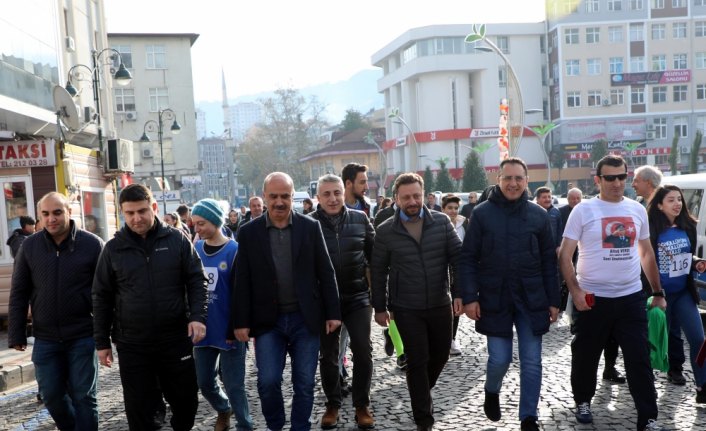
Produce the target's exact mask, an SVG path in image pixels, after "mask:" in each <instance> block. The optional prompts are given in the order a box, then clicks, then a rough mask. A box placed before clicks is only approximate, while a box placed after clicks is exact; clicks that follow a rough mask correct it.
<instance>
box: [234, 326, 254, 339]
mask: <svg viewBox="0 0 706 431" xmlns="http://www.w3.org/2000/svg"><path fill="white" fill-rule="evenodd" d="M233 333H235V339H236V340H238V341H242V342H243V343H247V342H248V341H250V328H238V329H236V330H235V331H233Z"/></svg>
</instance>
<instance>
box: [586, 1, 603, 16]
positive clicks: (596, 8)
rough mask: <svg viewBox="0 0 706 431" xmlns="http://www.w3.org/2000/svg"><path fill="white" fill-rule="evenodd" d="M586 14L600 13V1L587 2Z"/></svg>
mask: <svg viewBox="0 0 706 431" xmlns="http://www.w3.org/2000/svg"><path fill="white" fill-rule="evenodd" d="M586 12H587V13H595V12H600V5H599V2H598V0H586Z"/></svg>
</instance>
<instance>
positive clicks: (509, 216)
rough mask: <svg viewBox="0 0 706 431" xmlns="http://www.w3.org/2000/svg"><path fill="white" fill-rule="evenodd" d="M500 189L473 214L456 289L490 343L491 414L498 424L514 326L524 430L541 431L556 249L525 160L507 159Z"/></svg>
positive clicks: (555, 298)
mask: <svg viewBox="0 0 706 431" xmlns="http://www.w3.org/2000/svg"><path fill="white" fill-rule="evenodd" d="M498 183H499V185H497V186H495V187H494V188H493V189H491V191H490V192H489V193H488V200H487V201H485V202H483V203H482V204H479V205H478V206H477V207H475V208H474V209H473V216H472V217H471V223H470V225H469V227H468V230H467V231H466V237H465V238H464V240H463V252H462V253H461V260H460V262H459V285H460V286H461V289H462V290H463V303H464V304H465V306H464V309H465V312H466V315H467V316H468V317H469V318H471V319H473V320H475V321H476V324H475V328H476V331H477V332H479V333H481V334H483V335H485V336H487V338H488V370H487V378H486V382H485V403H484V405H483V408H484V411H485V414H486V416H487V417H488V419H490V420H492V421H498V420H500V416H501V412H500V404H499V396H498V395H499V392H500V389H501V387H502V381H503V377H504V376H505V373H506V372H507V370H508V367H509V365H510V362H512V337H513V326H514V327H515V329H516V332H517V338H518V340H519V345H520V349H519V355H520V409H519V410H520V420H521V421H522V422H521V429H522V430H523V431H533V430H539V425H538V424H537V417H538V415H537V403H538V402H539V394H540V390H541V386H542V335H544V334H545V333H546V332H547V331H549V324H550V323H551V322H554V321H556V318H557V315H558V313H559V303H560V294H559V280H558V275H557V254H556V243H555V241H554V237H553V236H552V230H551V226H550V224H549V216H548V214H547V212H546V211H545V210H544V208H542V207H540V206H539V205H535V204H534V203H532V202H530V201H529V198H528V195H527V165H526V164H525V162H524V161H522V160H521V159H518V158H508V159H505V160H503V161H502V162H501V163H500V174H499V175H498Z"/></svg>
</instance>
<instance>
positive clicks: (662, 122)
mask: <svg viewBox="0 0 706 431" xmlns="http://www.w3.org/2000/svg"><path fill="white" fill-rule="evenodd" d="M652 128H653V129H654V131H655V139H664V138H666V137H667V119H666V118H664V117H656V118H653V119H652Z"/></svg>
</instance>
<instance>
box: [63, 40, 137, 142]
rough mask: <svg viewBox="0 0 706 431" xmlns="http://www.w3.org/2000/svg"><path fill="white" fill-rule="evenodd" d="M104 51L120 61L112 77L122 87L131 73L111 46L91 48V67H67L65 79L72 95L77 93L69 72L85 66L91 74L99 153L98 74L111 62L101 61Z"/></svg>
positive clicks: (99, 112) (68, 90)
mask: <svg viewBox="0 0 706 431" xmlns="http://www.w3.org/2000/svg"><path fill="white" fill-rule="evenodd" d="M106 52H110V53H111V55H110V57H109V58H110V59H114V58H116V57H117V58H118V61H119V62H120V65H119V67H118V70H117V72H115V74H114V75H113V79H114V80H115V82H116V83H117V84H118V85H120V86H121V87H124V86H126V85H128V84H129V83H130V81H132V75H131V74H130V71H129V70H127V68H125V64H124V63H123V58H122V56H121V55H120V52H118V51H117V50H116V49H113V48H105V49H103V50H101V51H97V50H93V51H91V60H92V64H93V67H88V66H86V65H85V64H76V65H74V66H72V67H71V68H70V69H69V72H68V77H67V81H66V87H65V88H66V91H67V92H68V93H69V94H70V95H71V97H74V96H76V95H77V94H78V90H76V87H75V86H74V85H73V83H72V79H71V74H72V72H73V71H74V70H76V69H78V68H81V67H82V68H85V69H86V70H88V72H89V73H90V74H91V80H92V84H93V103H94V104H95V106H96V128H97V130H98V147H99V149H100V152H101V154H102V153H103V127H102V126H101V103H100V74H101V70H100V69H101V66H106V65H108V64H111V63H103V62H102V61H101V57H102V56H103V54H105V53H106Z"/></svg>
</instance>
